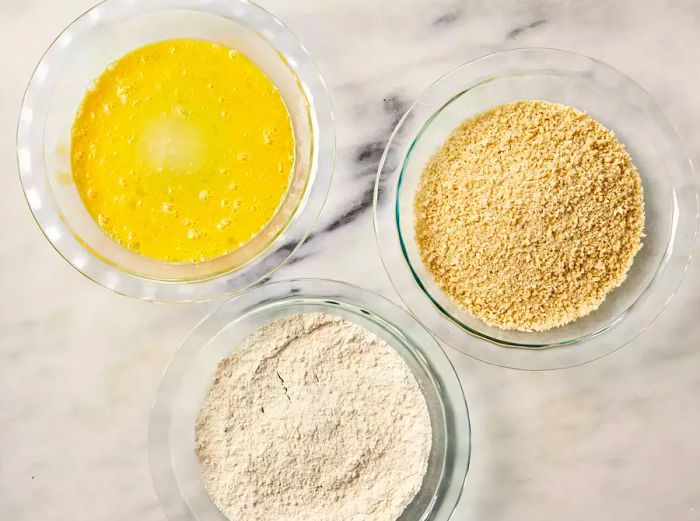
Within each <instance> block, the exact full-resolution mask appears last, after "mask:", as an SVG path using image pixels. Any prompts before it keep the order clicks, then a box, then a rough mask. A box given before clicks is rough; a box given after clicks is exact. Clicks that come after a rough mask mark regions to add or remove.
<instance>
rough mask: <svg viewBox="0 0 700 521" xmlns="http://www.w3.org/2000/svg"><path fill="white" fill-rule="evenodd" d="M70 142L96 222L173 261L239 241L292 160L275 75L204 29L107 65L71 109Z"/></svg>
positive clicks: (219, 251)
mask: <svg viewBox="0 0 700 521" xmlns="http://www.w3.org/2000/svg"><path fill="white" fill-rule="evenodd" d="M71 148H72V149H71V164H72V173H73V178H74V180H75V183H76V186H77V188H78V191H79V193H80V195H81V197H82V199H83V201H84V203H85V205H86V207H87V209H88V211H89V212H90V214H91V215H92V217H93V218H94V219H95V220H96V221H97V222H98V223H99V225H100V227H101V228H102V229H103V230H104V231H105V232H106V233H107V234H108V235H110V236H111V237H112V238H113V239H114V240H116V241H117V242H118V243H120V244H122V245H123V246H126V247H127V248H129V249H131V250H134V251H136V252H138V253H141V254H143V255H146V256H148V257H153V258H156V259H161V260H166V261H172V262H197V261H202V260H206V259H212V258H215V257H219V256H221V255H224V254H226V253H228V252H230V251H232V250H234V249H236V248H238V247H239V246H241V245H243V244H245V243H246V242H247V241H249V240H250V239H251V238H252V237H253V236H255V235H256V234H257V233H258V232H259V231H260V230H261V229H262V228H264V226H265V225H266V224H267V223H268V222H269V221H270V219H271V218H272V216H273V215H274V213H275V211H276V209H277V207H278V206H279V205H280V203H281V201H282V199H283V197H284V195H285V193H286V191H287V188H288V184H289V176H290V172H291V169H292V165H293V162H294V137H293V133H292V127H291V122H290V119H289V114H288V112H287V108H286V106H285V104H284V101H283V100H282V96H281V95H280V93H279V91H278V90H277V88H276V87H275V85H274V84H273V83H272V82H271V81H270V79H269V78H268V77H267V76H266V75H265V74H264V73H263V72H262V71H261V70H260V69H259V68H258V67H257V66H256V65H254V64H253V63H252V62H251V61H250V60H249V59H248V58H246V57H245V56H244V55H243V54H241V53H239V52H237V51H235V50H232V49H230V48H228V47H225V46H223V45H219V44H215V43H211V42H206V41H203V40H171V41H164V42H159V43H155V44H152V45H148V46H146V47H143V48H140V49H137V50H135V51H133V52H131V53H129V54H127V55H126V56H124V57H122V58H121V59H119V60H118V61H116V62H115V63H113V64H112V65H110V66H109V67H108V68H107V70H106V71H105V72H104V73H103V74H102V76H101V77H100V78H99V79H97V80H96V81H95V82H94V84H93V85H91V87H90V88H89V90H88V92H87V94H86V96H85V99H84V100H83V103H82V105H81V107H80V109H79V110H78V114H77V116H76V119H75V123H74V126H73V135H72V147H71Z"/></svg>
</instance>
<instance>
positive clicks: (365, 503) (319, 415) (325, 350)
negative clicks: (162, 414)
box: [195, 313, 432, 521]
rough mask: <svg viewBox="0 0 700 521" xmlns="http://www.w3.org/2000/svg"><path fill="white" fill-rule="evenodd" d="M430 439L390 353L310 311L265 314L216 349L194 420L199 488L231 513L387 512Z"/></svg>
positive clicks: (418, 469) (356, 515)
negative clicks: (219, 353)
mask: <svg viewBox="0 0 700 521" xmlns="http://www.w3.org/2000/svg"><path fill="white" fill-rule="evenodd" d="M431 439H432V432H431V426H430V417H429V415H428V409H427V406H426V402H425V398H424V397H423V394H422V392H421V390H420V388H419V387H418V383H417V382H416V379H415V377H414V376H413V374H412V373H411V371H410V370H409V368H408V366H407V365H406V363H405V362H404V360H403V359H402V358H401V357H400V356H399V354H398V353H396V351H395V350H394V349H393V348H392V347H390V346H389V345H388V344H387V343H386V342H385V341H384V340H382V339H380V338H379V337H378V336H376V335H375V334H373V333H371V332H369V331H367V330H365V329H364V328H362V327H360V326H358V325H356V324H354V323H352V322H349V321H347V320H344V319H342V318H339V317H336V316H333V315H327V314H321V313H306V314H299V315H290V316H287V317H285V318H283V319H280V320H276V321H274V322H270V323H268V324H265V325H264V326H262V327H261V328H259V329H258V330H257V331H255V332H253V333H252V334H251V335H250V336H249V337H248V338H247V339H246V340H245V341H244V342H243V343H242V344H241V346H240V347H239V349H237V350H236V352H235V353H234V354H233V355H231V356H230V357H228V358H225V359H224V360H222V361H221V362H220V363H219V366H218V368H217V371H216V374H215V377H214V381H213V383H212V386H211V388H210V389H209V392H208V394H207V396H206V398H205V400H204V403H203V405H202V408H201V410H200V412H199V416H198V418H197V423H196V432H195V446H196V452H197V457H198V459H199V463H200V469H201V472H202V477H203V480H204V485H205V488H206V490H207V492H208V493H209V495H210V497H211V499H212V501H213V502H214V504H215V505H216V506H217V507H218V508H219V510H221V512H222V513H223V514H224V515H226V516H227V517H228V518H229V519H231V520H235V521H237V520H239V519H245V520H250V521H262V520H266V521H269V520H278V521H310V520H313V521H341V520H342V521H394V520H395V519H397V518H398V517H399V516H400V515H401V513H402V512H403V511H404V510H405V508H406V507H407V506H408V504H409V503H410V502H411V501H412V500H413V498H414V497H415V496H416V494H417V493H418V491H419V490H420V488H421V485H422V482H423V476H424V475H425V473H426V470H427V466H428V457H429V454H430V448H431Z"/></svg>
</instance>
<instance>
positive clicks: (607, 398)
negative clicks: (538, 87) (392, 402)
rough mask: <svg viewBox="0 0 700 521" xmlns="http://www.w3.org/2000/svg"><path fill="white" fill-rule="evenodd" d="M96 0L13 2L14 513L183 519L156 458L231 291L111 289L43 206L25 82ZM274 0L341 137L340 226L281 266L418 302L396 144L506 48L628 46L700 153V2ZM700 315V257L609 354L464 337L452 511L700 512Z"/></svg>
mask: <svg viewBox="0 0 700 521" xmlns="http://www.w3.org/2000/svg"><path fill="white" fill-rule="evenodd" d="M93 1H94V0H62V1H60V2H55V1H51V0H0V43H1V45H0V48H2V49H3V52H2V59H0V78H1V79H2V80H1V83H0V165H2V168H1V169H0V171H1V172H2V175H1V176H0V237H2V242H1V246H0V258H1V262H0V290H1V292H2V302H1V303H0V518H2V519H12V520H14V521H24V520H27V521H29V520H32V521H33V520H38V519H43V520H61V521H63V520H67V519H78V520H83V519H84V520H89V521H121V520H125V519H129V520H139V521H162V520H164V515H163V513H162V511H161V510H160V507H159V505H158V501H157V498H156V495H155V493H154V491H153V488H152V485H151V479H150V475H149V470H148V461H147V455H146V434H147V424H148V416H149V412H150V407H151V403H152V399H153V397H154V393H155V390H156V386H157V384H158V380H159V377H160V375H161V373H162V370H163V368H164V366H165V364H166V363H167V361H168V359H169V357H170V355H171V354H172V353H173V351H174V349H175V347H176V346H177V345H178V343H179V341H180V340H181V339H182V337H183V336H184V335H185V334H186V333H187V332H188V331H189V330H190V328H191V327H192V326H193V325H194V324H195V323H196V322H197V321H198V320H199V319H200V318H201V317H202V316H204V315H205V314H206V313H207V312H208V311H210V310H211V309H213V307H214V306H215V305H216V303H206V304H196V305H162V304H149V303H145V302H141V301H137V300H134V299H129V298H126V297H120V296H117V295H115V294H112V293H111V292H109V291H107V290H105V289H103V288H101V287H99V286H97V285H95V284H93V283H92V282H90V281H88V280H87V279H85V278H83V277H82V276H81V275H80V274H79V273H78V272H77V271H75V270H74V269H73V268H72V267H70V266H69V265H68V264H67V263H66V262H64V261H63V260H62V259H61V258H60V257H59V256H58V255H56V254H55V252H54V251H53V250H52V248H51V246H50V245H49V243H48V242H47V241H46V240H45V239H44V237H43V236H42V234H41V233H40V232H39V230H38V229H37V227H36V225H35V223H34V221H33V220H32V217H31V215H30V212H29V210H28V208H27V206H26V203H25V201H24V198H23V196H22V192H21V189H20V185H19V181H18V176H17V170H16V163H15V148H14V135H15V125H16V119H17V115H18V111H19V105H20V100H21V97H22V94H23V91H24V87H25V84H26V81H27V79H28V78H29V76H30V74H31V72H32V70H33V67H34V66H35V64H36V62H37V61H38V59H39V57H40V56H41V54H42V52H43V51H44V49H45V48H46V47H47V46H48V45H49V44H50V43H51V41H52V40H53V39H54V37H55V36H56V35H57V34H58V33H59V31H60V30H61V29H62V28H63V27H64V26H65V25H66V24H68V23H69V22H70V21H72V20H73V19H74V18H75V17H76V16H78V15H79V14H81V13H82V12H83V11H84V10H86V9H87V8H88V7H90V6H91V4H92V3H93ZM262 3H263V5H264V6H265V7H266V8H268V9H270V10H271V11H272V12H274V13H275V14H277V15H278V16H279V17H280V18H281V19H282V20H284V21H285V22H286V23H287V24H288V25H289V27H290V28H291V29H292V30H293V31H294V32H295V33H297V35H298V36H299V37H300V38H301V40H302V41H303V42H304V43H305V45H306V46H307V47H308V49H309V50H310V52H311V53H312V54H313V56H314V58H315V59H316V61H317V63H318V66H319V68H320V70H321V73H322V74H323V76H324V77H325V79H326V81H327V83H328V87H329V90H330V94H331V97H332V102H333V106H334V110H335V116H336V125H337V144H338V147H337V166H336V178H335V181H334V186H333V188H332V190H331V195H330V198H329V201H328V203H327V205H326V208H325V210H324V213H323V215H322V218H321V222H320V223H319V225H318V227H317V231H319V233H316V234H314V237H313V239H312V240H311V241H309V242H307V243H306V244H305V245H304V246H303V247H302V248H301V250H300V251H299V252H298V253H297V262H295V263H293V264H292V265H290V266H288V267H285V268H283V269H281V270H280V271H279V272H278V273H277V274H276V275H275V277H274V278H275V279H280V278H289V277H302V276H303V277H308V276H313V277H327V278H335V279H340V280H345V281H349V282H354V283H357V284H360V285H363V286H365V287H367V288H369V289H372V290H375V291H378V292H380V293H383V294H384V295H386V296H388V297H390V298H392V299H394V300H398V299H397V296H396V295H395V294H394V293H393V290H392V289H391V285H390V282H389V280H388V278H387V277H386V275H385V273H384V271H383V269H382V266H381V264H380V261H379V256H378V254H377V250H376V247H375V243H374V238H373V236H372V230H371V219H370V211H369V209H370V204H371V202H370V194H371V190H372V185H373V182H374V173H375V170H376V166H377V162H378V160H379V157H380V155H381V150H382V147H383V144H384V143H385V142H386V140H387V139H388V136H389V134H390V132H391V129H392V127H393V125H394V124H395V122H396V121H397V118H398V117H399V116H400V114H401V113H402V112H403V111H404V110H405V108H406V107H407V105H408V104H409V103H410V100H411V99H412V98H413V97H414V96H416V95H417V94H418V93H419V92H420V91H422V90H423V89H424V88H425V87H426V86H427V85H428V84H429V83H431V82H432V81H433V80H434V79H435V78H436V77H438V76H440V75H442V74H444V73H445V72H447V71H449V70H451V69H452V68H454V67H455V66H457V65H459V64H461V63H463V62H465V61H467V60H470V59H472V58H476V57H478V56H481V55H483V54H487V53H491V52H494V51H497V50H500V49H507V48H514V47H523V46H549V47H558V48H564V49H570V50H574V51H578V52H582V53H584V54H588V55H590V56H593V57H596V58H599V59H600V60H603V61H605V62H607V63H609V64H611V65H612V66H614V67H616V68H618V69H619V70H621V71H622V72H624V73H626V74H628V75H629V76H631V77H632V78H634V79H636V80H637V81H638V82H639V83H640V84H641V85H642V86H643V87H644V88H646V89H647V90H648V91H649V92H650V93H651V94H652V96H653V97H654V98H655V99H656V100H657V102H658V103H659V105H660V106H661V108H662V109H663V111H664V112H665V113H666V114H667V115H668V116H669V118H670V119H671V120H672V121H673V123H674V124H675V126H676V128H677V129H678V130H679V133H680V134H681V136H682V138H683V140H684V141H685V143H686V145H687V146H688V148H689V150H690V152H691V155H692V157H693V159H694V160H695V161H696V162H698V161H700V98H699V97H698V95H697V86H698V85H699V84H700V2H698V1H697V0H636V1H634V0H622V1H618V2H608V1H605V0H595V1H586V2H583V1H576V0H568V1H567V0H494V1H475V0H465V1H452V0H439V1H430V2H428V1H421V0H400V1H399V0H396V1H391V2H377V1H376V0H353V1H352V2H351V1H346V2H341V1H339V0H337V1H333V2H331V1H324V0H295V1H294V2H286V1H284V0H265V1H264V2H262ZM350 245H352V246H351V248H350V247H349V246H350ZM351 250H352V252H353V253H352V254H351V253H350V252H351ZM358 252H360V257H359V259H358ZM697 252H698V250H697V249H696V253H697ZM699 314H700V264H699V263H697V262H694V263H693V264H691V267H690V270H689V272H688V274H687V276H686V280H685V281H684V284H683V286H682V287H681V289H680V291H679V292H678V294H677V296H676V297H675V299H674V300H673V301H672V302H671V304H670V305H669V306H668V308H667V310H666V312H665V313H664V314H663V315H662V317H661V318H660V319H658V320H657V321H656V322H655V324H654V325H653V327H652V328H650V329H649V330H647V332H645V333H644V334H642V335H641V336H639V337H638V338H637V339H635V340H634V341H633V343H632V344H630V345H628V346H626V347H625V348H623V349H621V350H619V351H617V352H616V353H614V354H613V355H611V356H609V357H607V358H604V359H602V360H599V361H597V362H594V363H591V364H588V365H585V366H582V367H579V368H574V369H569V370H564V371H553V372H545V373H528V372H518V371H512V370H505V369H499V368H496V367H492V366H489V365H486V364H483V363H480V362H478V361H475V360H473V359H471V358H469V357H467V356H465V355H462V354H459V353H457V352H455V351H453V350H450V349H448V351H447V352H448V355H449V356H450V358H451V359H452V361H453V362H454V364H455V366H456V368H457V370H458V372H459V375H460V377H461V380H462V383H463V385H464V389H465V393H466V396H467V399H468V402H469V406H470V411H471V415H472V422H473V457H472V465H471V469H470V472H469V475H468V477H467V483H466V486H465V489H464V494H463V497H462V499H461V502H460V504H459V506H458V508H457V511H456V513H455V515H454V517H453V518H454V519H456V520H467V519H474V520H477V519H478V520H488V521H499V520H503V521H505V520H509V521H510V520H542V519H545V520H546V519H567V520H569V521H578V520H580V521H588V520H590V519H601V520H617V519H623V520H631V519H634V520H636V521H658V520H674V521H691V520H699V519H700V443H698V441H697V440H698V432H700V405H699V403H700V320H698V316H699Z"/></svg>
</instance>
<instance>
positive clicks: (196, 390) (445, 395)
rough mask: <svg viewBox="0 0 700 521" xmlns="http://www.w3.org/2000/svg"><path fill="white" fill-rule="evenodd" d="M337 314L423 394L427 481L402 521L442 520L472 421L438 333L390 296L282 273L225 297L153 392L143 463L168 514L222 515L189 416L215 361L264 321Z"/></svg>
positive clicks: (185, 519)
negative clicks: (428, 440)
mask: <svg viewBox="0 0 700 521" xmlns="http://www.w3.org/2000/svg"><path fill="white" fill-rule="evenodd" d="M306 312H323V313H329V314H333V315H338V316H341V317H343V318H345V319H347V320H350V321H352V322H355V323H356V324H358V325H360V326H362V327H364V328H365V329H367V330H369V331H372V332H373V333H375V334H377V335H378V336H380V337H381V338H382V339H384V340H385V341H386V342H387V343H388V344H389V345H390V346H392V347H393V348H394V349H395V350H396V352H397V353H398V354H399V355H400V356H401V357H402V358H403V359H404V360H405V362H406V364H407V365H408V367H409V368H410V369H411V371H412V373H413V375H414V376H415V378H416V380H417V382H418V385H419V387H420V389H421V391H422V392H423V396H424V397H425V400H426V403H427V405H428V412H429V415H430V421H431V426H432V431H433V439H432V448H431V453H430V456H429V462H428V470H427V473H426V475H425V477H424V479H423V485H422V488H421V490H420V491H419V492H418V495H417V496H416V497H415V499H414V500H413V502H412V503H411V504H410V505H409V506H408V507H407V509H406V510H405V511H404V513H403V515H402V516H401V517H400V518H399V519H400V521H419V520H420V521H427V520H434V521H447V520H448V519H449V518H450V516H451V514H452V512H453V510H454V508H455V505H456V504H457V501H458V499H459V497H460V495H461V492H462V488H463V485H464V480H465V477H466V474H467V470H468V467H469V459H470V450H471V449H470V443H471V434H470V425H469V413H468V410H467V404H466V401H465V398H464V395H463V392H462V387H461V385H460V382H459V379H458V378H457V375H456V373H455V371H454V368H453V367H452V365H451V363H450V361H449V359H448V358H447V356H446V355H445V353H444V352H443V351H442V349H441V348H440V346H439V345H438V343H437V342H436V340H435V339H434V338H433V337H432V336H431V335H430V333H428V331H426V330H425V329H424V328H423V327H422V326H421V325H420V324H419V323H418V322H417V321H416V320H415V319H414V318H413V317H412V316H411V315H410V314H409V313H407V312H406V311H404V310H403V309H402V308H400V307H399V306H397V305H396V304H393V303H392V302H390V301H389V300H387V299H385V298H383V297H381V296H379V295H377V294H375V293H372V292H369V291H367V290H363V289H361V288H358V287H356V286H351V285H349V284H345V283H342V282H335V281H330V280H320V279H301V280H288V281H282V282H276V283H269V284H265V285H262V286H256V287H254V288H252V289H249V290H247V291H245V292H243V293H241V294H240V295H238V296H237V297H236V298H233V299H231V300H229V301H227V302H225V303H224V304H223V305H222V306H221V307H219V308H218V309H217V310H215V311H214V312H213V313H212V314H211V315H209V316H208V317H206V318H205V319H204V320H202V321H201V322H200V323H199V324H198V325H197V326H196V327H195V328H194V330H193V331H192V332H191V333H190V334H189V336H187V338H185V340H184V341H183V342H182V344H181V345H180V347H179V348H178V349H177V351H176V352H175V355H174V356H173V358H172V359H171V361H170V364H169V365H168V367H167V369H166V371H165V373H164V375H163V378H162V380H161V383H160V386H159V388H158V393H157V396H156V399H155V403H154V407H153V412H152V414H151V422H150V432H149V443H148V445H149V461H150V466H151V474H152V477H153V483H154V486H155V489H156V492H157V493H158V497H159V499H160V502H161V505H162V507H163V509H164V510H165V513H166V515H167V516H168V519H170V520H171V521H176V520H177V521H193V520H197V521H202V520H205V519H206V520H210V521H214V520H221V521H224V520H225V519H226V518H225V517H224V516H223V514H221V513H220V512H219V510H218V509H217V508H216V507H215V506H214V504H213V503H212V501H211V500H210V499H209V496H208V495H207V493H206V491H205V489H204V485H203V483H202V478H201V475H200V471H199V466H198V462H197V459H196V455H195V446H194V441H195V438H194V437H195V419H196V416H197V413H198V411H199V408H200V407H201V404H202V402H203V400H204V397H205V394H206V392H207V390H208V388H209V386H210V385H211V382H212V378H213V375H214V373H215V371H216V368H217V364H218V363H219V361H220V360H221V359H222V358H225V357H227V356H229V355H231V354H232V353H233V352H234V351H235V350H236V349H237V346H239V345H240V343H241V341H242V340H243V339H245V338H246V337H247V336H248V335H249V334H250V333H252V332H253V331H255V330H256V329H257V328H258V327H260V326H261V325H262V324H265V323H267V322H270V321H272V320H276V319H279V318H281V317H283V316H286V315H290V314H296V313H306Z"/></svg>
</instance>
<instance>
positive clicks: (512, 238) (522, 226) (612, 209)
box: [415, 101, 644, 331]
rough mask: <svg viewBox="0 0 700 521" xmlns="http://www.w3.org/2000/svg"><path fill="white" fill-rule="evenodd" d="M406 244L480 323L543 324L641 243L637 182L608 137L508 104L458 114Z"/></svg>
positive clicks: (596, 296) (546, 108)
mask: <svg viewBox="0 0 700 521" xmlns="http://www.w3.org/2000/svg"><path fill="white" fill-rule="evenodd" d="M415 219H416V221H415V230H416V232H415V233H416V241H417V243H418V247H419V250H420V254H421V257H422V259H423V262H424V264H425V266H426V268H427V269H428V271H429V272H430V273H431V274H432V275H433V276H434V278H435V281H436V282H437V284H438V285H439V286H440V287H441V288H442V289H443V290H444V291H445V292H446V294H447V295H448V296H449V297H450V298H451V299H452V300H453V301H454V302H455V303H456V304H457V305H459V306H460V307H461V308H463V309H465V310H466V311H468V312H469V313H471V314H472V315H474V316H475V317H477V318H480V319H481V320H483V321H484V322H486V323H487V324H488V325H491V326H496V327H499V328H502V329H516V330H520V331H544V330H547V329H550V328H553V327H557V326H562V325H564V324H567V323H568V322H571V321H573V320H576V319H578V318H581V317H583V316H585V315H587V314H588V313H590V312H591V311H593V310H595V309H597V308H598V306H600V304H601V302H603V300H604V299H605V297H606V295H607V294H608V293H609V292H610V291H612V290H613V289H614V288H616V287H617V286H619V285H620V284H621V283H622V282H623V281H624V279H625V277H626V276H627V271H628V270H629V268H630V266H631V265H632V261H633V259H634V256H635V254H636V253H637V252H638V251H639V249H640V248H641V247H642V243H641V239H642V237H643V231H644V200H643V194H642V183H641V180H640V177H639V174H638V173H637V170H636V168H635V167H634V165H633V164H632V160H631V158H630V156H629V154H628V153H627V152H626V151H625V148H624V146H623V145H622V144H621V143H620V142H619V141H618V140H617V139H616V138H615V134H614V133H613V132H611V131H610V130H608V129H606V128H605V127H603V125H601V124H600V123H598V122H597V121H595V120H594V119H592V118H591V117H589V116H588V115H586V114H584V113H583V112H580V111H578V110H575V109H573V108H571V107H567V106H565V105H559V104H555V103H549V102H544V101H517V102H514V103H508V104H505V105H500V106H497V107H495V108H493V109H490V110H488V111H486V112H483V113H481V114H478V115H477V116H475V117H473V118H470V119H468V120H467V121H465V122H464V123H462V124H461V125H460V126H459V127H458V128H457V129H456V130H455V131H454V132H453V133H452V134H451V135H450V137H449V138H448V139H447V141H446V142H445V143H444V144H443V145H442V147H441V148H440V149H439V150H438V151H437V152H436V153H435V155H434V156H433V157H432V158H431V159H430V161H429V162H428V164H427V165H426V167H425V169H424V171H423V172H422V175H421V180H420V183H419V186H418V190H417V192H416V197H415Z"/></svg>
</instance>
